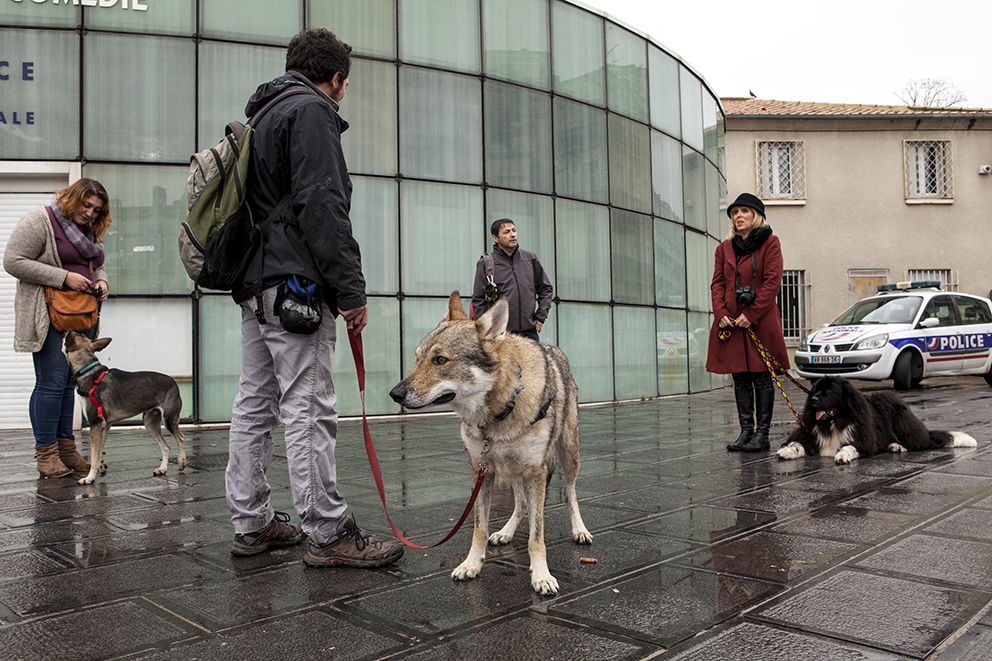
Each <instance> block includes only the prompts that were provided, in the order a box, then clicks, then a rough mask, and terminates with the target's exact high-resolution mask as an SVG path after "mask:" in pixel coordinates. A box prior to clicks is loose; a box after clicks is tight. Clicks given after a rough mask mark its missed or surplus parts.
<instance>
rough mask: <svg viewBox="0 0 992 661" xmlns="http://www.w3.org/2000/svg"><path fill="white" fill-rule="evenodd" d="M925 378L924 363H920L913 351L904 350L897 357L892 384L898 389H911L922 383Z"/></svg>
mask: <svg viewBox="0 0 992 661" xmlns="http://www.w3.org/2000/svg"><path fill="white" fill-rule="evenodd" d="M922 380H923V365H921V364H920V363H919V361H918V360H917V358H916V356H914V355H913V352H912V351H903V352H902V353H901V354H899V357H898V358H896V364H895V366H894V367H893V368H892V385H893V386H895V389H896V390H909V389H910V388H915V387H917V386H919V385H920V381H922Z"/></svg>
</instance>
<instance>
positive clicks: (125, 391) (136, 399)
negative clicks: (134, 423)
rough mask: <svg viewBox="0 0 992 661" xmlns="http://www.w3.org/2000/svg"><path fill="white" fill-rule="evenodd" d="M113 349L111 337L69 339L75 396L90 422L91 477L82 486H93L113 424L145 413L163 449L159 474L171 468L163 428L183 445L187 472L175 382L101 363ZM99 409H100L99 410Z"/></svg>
mask: <svg viewBox="0 0 992 661" xmlns="http://www.w3.org/2000/svg"><path fill="white" fill-rule="evenodd" d="M108 344H110V338H109V337H104V338H100V339H98V340H90V339H89V338H87V337H86V336H85V335H82V334H80V333H76V332H74V331H69V332H67V333H66V335H65V355H66V358H67V359H68V361H69V369H70V370H71V373H72V381H73V383H75V384H76V392H77V393H79V395H80V396H81V397H83V398H84V400H85V406H86V419H87V420H89V423H90V472H89V474H88V475H87V476H86V477H84V478H82V479H81V480H79V483H80V484H93V482H94V481H95V480H96V474H97V471H99V472H100V474H103V473H106V470H107V469H106V466H104V465H103V461H102V458H103V443H104V441H105V440H106V439H107V432H108V431H110V425H111V423H114V422H118V421H120V420H126V419H127V418H131V417H133V416H136V415H138V414H139V413H144V422H145V429H146V430H148V433H149V434H151V437H152V438H154V439H155V442H157V443H158V445H159V447H160V448H161V449H162V463H160V464H159V466H158V468H156V469H155V471H154V474H155V475H165V471H166V468H167V467H168V464H169V444H168V442H166V440H165V437H164V436H163V435H162V423H163V421H164V422H165V426H166V427H167V428H168V430H169V433H170V434H172V435H173V436H174V437H175V439H176V441H177V442H178V443H179V456H178V457H177V463H178V464H179V470H182V469H184V468H186V449H185V445H184V441H185V438H184V436H183V433H182V432H181V431H179V412H180V411H181V410H182V406H183V400H182V397H180V395H179V386H178V385H177V384H176V381H175V379H173V378H172V377H171V376H167V375H165V374H160V373H159V372H125V371H123V370H118V369H110V368H108V367H106V366H105V365H103V364H101V363H100V361H99V360H97V358H96V352H97V351H101V350H103V349H105V348H106V346H107V345H108ZM98 405H99V408H97V407H98Z"/></svg>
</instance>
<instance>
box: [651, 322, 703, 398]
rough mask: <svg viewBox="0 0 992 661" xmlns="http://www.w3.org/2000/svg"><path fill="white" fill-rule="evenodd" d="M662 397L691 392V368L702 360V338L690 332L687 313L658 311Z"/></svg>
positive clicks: (659, 380)
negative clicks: (686, 325)
mask: <svg viewBox="0 0 992 661" xmlns="http://www.w3.org/2000/svg"><path fill="white" fill-rule="evenodd" d="M657 320H658V334H657V353H658V394H659V395H674V394H677V393H682V392H687V391H688V390H689V365H690V363H693V362H696V361H698V360H699V358H698V354H699V352H700V351H701V350H703V351H705V347H703V349H701V348H700V345H699V339H698V338H697V337H696V336H695V335H694V334H689V333H686V327H685V312H683V311H682V310H658V312H657Z"/></svg>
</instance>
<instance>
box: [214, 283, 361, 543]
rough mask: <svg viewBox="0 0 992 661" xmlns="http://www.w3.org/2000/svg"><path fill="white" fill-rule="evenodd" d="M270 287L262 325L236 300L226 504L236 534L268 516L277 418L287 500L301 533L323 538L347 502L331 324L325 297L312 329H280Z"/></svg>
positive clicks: (251, 308) (251, 304)
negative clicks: (237, 339) (236, 369)
mask: <svg viewBox="0 0 992 661" xmlns="http://www.w3.org/2000/svg"><path fill="white" fill-rule="evenodd" d="M275 294H276V288H275V287H271V288H269V289H267V290H265V292H263V297H262V299H263V305H264V308H263V309H264V310H265V318H266V321H267V323H266V324H264V325H260V324H259V323H258V320H257V319H256V318H255V299H254V298H250V299H248V300H247V301H245V302H244V303H242V304H241V377H240V380H239V383H238V396H237V397H236V398H235V400H234V411H233V414H232V417H231V436H230V447H229V455H228V461H227V471H226V473H225V482H226V486H227V507H228V509H229V510H230V511H231V522H232V523H233V524H234V531H235V532H236V533H239V534H245V533H250V532H256V531H258V530H261V529H262V528H264V527H265V526H266V525H268V524H269V522H270V521H272V517H273V515H274V513H273V509H272V505H271V503H270V501H269V493H270V491H271V489H270V487H269V482H268V480H267V479H266V476H265V471H266V469H267V468H268V467H269V462H271V461H272V454H273V443H272V430H273V429H274V428H275V426H276V425H277V424H279V422H282V423H283V424H285V426H286V459H287V461H288V463H289V485H290V489H291V490H292V494H293V506H294V508H295V509H296V513H297V514H298V515H299V516H300V519H302V522H303V532H305V533H306V534H307V535H308V536H309V537H310V538H311V539H312V540H313V541H314V542H315V543H317V544H326V543H327V542H328V541H329V540H330V539H331V537H333V536H334V533H335V532H336V531H337V527H338V523H340V521H341V519H343V518H344V516H345V512H346V510H347V509H348V504H347V503H346V502H345V499H344V497H343V496H341V494H340V493H338V490H337V468H336V465H335V460H334V446H335V444H336V438H335V437H336V436H337V429H338V414H337V411H335V409H334V406H335V404H336V403H337V396H336V395H335V393H334V384H333V383H332V382H331V364H332V362H333V360H334V346H335V342H336V341H337V329H336V328H335V325H334V321H335V320H334V317H333V316H332V315H331V311H330V309H329V308H328V307H327V304H326V303H325V304H324V309H323V312H324V320H323V322H322V323H321V325H320V328H319V329H318V330H317V331H316V332H314V333H311V334H310V335H298V334H294V333H289V332H287V331H285V330H283V328H282V326H281V325H280V324H279V317H278V316H277V315H274V314H272V304H273V302H274V300H275Z"/></svg>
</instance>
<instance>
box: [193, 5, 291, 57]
mask: <svg viewBox="0 0 992 661" xmlns="http://www.w3.org/2000/svg"><path fill="white" fill-rule="evenodd" d="M200 12H201V16H202V18H201V21H200V31H201V32H202V33H203V36H205V37H214V38H217V39H231V40H233V41H259V42H262V43H266V44H276V45H279V46H286V45H287V44H289V40H290V39H292V38H293V35H295V34H296V33H297V32H299V31H300V30H302V29H303V0H208V1H207V2H201V3H200ZM262 16H264V17H265V18H264V20H260V17H262Z"/></svg>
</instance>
